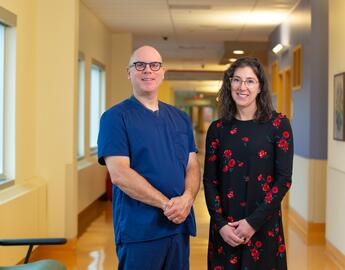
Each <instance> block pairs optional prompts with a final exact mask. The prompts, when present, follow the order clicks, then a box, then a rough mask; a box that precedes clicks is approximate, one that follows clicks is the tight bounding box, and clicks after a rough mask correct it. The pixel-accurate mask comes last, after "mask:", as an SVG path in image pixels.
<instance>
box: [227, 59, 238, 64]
mask: <svg viewBox="0 0 345 270" xmlns="http://www.w3.org/2000/svg"><path fill="white" fill-rule="evenodd" d="M236 60H237V59H236V58H229V62H230V63H233V62H235V61H236Z"/></svg>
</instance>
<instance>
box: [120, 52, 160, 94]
mask: <svg viewBox="0 0 345 270" xmlns="http://www.w3.org/2000/svg"><path fill="white" fill-rule="evenodd" d="M138 62H139V63H138ZM161 62H162V58H161V56H160V55H159V53H158V52H157V51H156V50H155V49H153V48H151V47H147V46H146V47H142V48H139V49H138V50H137V51H136V52H135V53H134V55H133V56H132V58H131V60H130V63H129V67H128V69H127V72H128V79H130V80H131V83H132V87H133V91H134V92H135V93H137V94H139V95H142V94H151V93H157V92H158V89H159V86H160V84H161V83H162V81H163V79H164V73H165V69H164V68H163V67H160V64H159V63H161ZM134 63H137V64H136V65H137V67H136V66H135V64H134ZM148 63H152V64H151V65H150V64H148ZM145 64H146V66H145ZM144 67H145V68H144ZM143 68H144V69H143ZM157 68H159V69H158V70H157ZM137 69H139V70H137ZM141 69H143V70H141Z"/></svg>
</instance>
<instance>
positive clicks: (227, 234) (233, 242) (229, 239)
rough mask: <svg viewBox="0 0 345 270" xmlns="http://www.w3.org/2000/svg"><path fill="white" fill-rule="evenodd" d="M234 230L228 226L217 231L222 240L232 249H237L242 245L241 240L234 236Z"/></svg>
mask: <svg viewBox="0 0 345 270" xmlns="http://www.w3.org/2000/svg"><path fill="white" fill-rule="evenodd" d="M235 230H236V228H235V227H234V226H231V225H229V224H227V225H225V226H223V227H222V228H221V229H220V230H219V234H220V235H221V237H222V238H223V240H224V241H225V242H226V243H228V244H229V245H230V246H232V247H237V246H238V245H241V244H244V241H243V239H241V238H240V237H238V236H237V235H236V234H235Z"/></svg>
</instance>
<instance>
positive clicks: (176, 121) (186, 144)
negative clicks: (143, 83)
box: [98, 96, 197, 244]
mask: <svg viewBox="0 0 345 270" xmlns="http://www.w3.org/2000/svg"><path fill="white" fill-rule="evenodd" d="M190 152H197V149H196V146H195V141H194V136H193V131H192V125H191V122H190V119H189V117H188V115H187V114H186V113H184V112H182V111H180V110H178V109H177V108H175V107H173V106H170V105H168V104H165V103H163V102H159V110H158V111H155V112H153V111H151V110H149V109H147V108H146V107H145V106H144V105H142V104H141V103H140V102H139V101H138V100H137V99H136V98H135V97H134V96H132V97H131V98H129V99H127V100H124V101H123V102H121V103H120V104H117V105H115V106H113V107H112V108H110V109H109V110H107V111H106V112H105V113H104V114H103V115H102V117H101V122H100V131H99V135H98V161H99V163H100V164H102V165H104V164H105V162H104V157H107V156H128V157H129V159H130V167H131V168H132V169H133V170H135V171H136V172H138V173H139V174H140V175H142V176H143V177H144V178H145V179H146V180H147V181H149V182H150V183H151V185H153V186H154V187H155V188H156V189H158V190H159V191H161V192H162V193H163V194H164V195H165V196H167V197H168V198H172V197H175V196H179V195H182V194H183V192H184V188H185V175H186V167H187V163H188V157H189V153H190ZM113 215H114V230H115V240H116V243H117V244H120V243H129V242H138V241H147V240H153V239H158V238H162V237H166V236H169V235H173V234H176V233H187V234H190V235H193V236H195V235H196V227H195V218H194V212H193V210H192V211H191V213H190V214H189V216H188V218H187V219H186V221H185V222H184V223H183V224H180V225H176V224H174V223H173V222H171V221H169V220H168V219H167V218H166V217H165V216H164V214H163V211H162V210H161V209H159V208H155V207H152V206H149V205H147V204H144V203H141V202H139V201H137V200H134V199H132V198H131V197H129V196H127V195H126V194H125V193H124V192H122V191H121V190H120V189H119V188H118V187H117V186H115V185H113Z"/></svg>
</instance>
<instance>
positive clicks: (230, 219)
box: [227, 216, 235, 222]
mask: <svg viewBox="0 0 345 270" xmlns="http://www.w3.org/2000/svg"><path fill="white" fill-rule="evenodd" d="M227 221H228V222H234V221H235V219H234V217H233V216H229V217H227Z"/></svg>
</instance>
